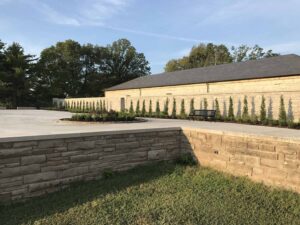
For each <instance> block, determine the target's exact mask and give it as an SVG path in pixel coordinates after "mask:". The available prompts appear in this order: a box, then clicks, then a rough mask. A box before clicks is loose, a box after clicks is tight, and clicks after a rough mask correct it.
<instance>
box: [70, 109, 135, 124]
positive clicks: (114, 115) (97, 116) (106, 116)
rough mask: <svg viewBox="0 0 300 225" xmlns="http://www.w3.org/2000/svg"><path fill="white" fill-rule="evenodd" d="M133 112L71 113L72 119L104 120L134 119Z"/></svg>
mask: <svg viewBox="0 0 300 225" xmlns="http://www.w3.org/2000/svg"><path fill="white" fill-rule="evenodd" d="M135 119H136V117H135V114H130V113H126V112H115V111H109V112H90V113H76V114H74V115H72V117H71V120H72V121H88V122H105V121H134V120H135Z"/></svg>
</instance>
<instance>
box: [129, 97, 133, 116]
mask: <svg viewBox="0 0 300 225" xmlns="http://www.w3.org/2000/svg"><path fill="white" fill-rule="evenodd" d="M129 113H130V114H134V110H133V102H132V100H131V101H130V108H129Z"/></svg>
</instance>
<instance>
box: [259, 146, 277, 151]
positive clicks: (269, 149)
mask: <svg viewBox="0 0 300 225" xmlns="http://www.w3.org/2000/svg"><path fill="white" fill-rule="evenodd" d="M259 150H261V151H268V152H275V146H274V145H273V144H259Z"/></svg>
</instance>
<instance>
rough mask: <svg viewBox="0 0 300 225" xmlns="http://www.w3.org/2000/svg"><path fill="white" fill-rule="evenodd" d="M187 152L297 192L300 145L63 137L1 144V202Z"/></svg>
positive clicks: (206, 135) (165, 131)
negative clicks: (108, 171) (109, 171)
mask: <svg viewBox="0 0 300 225" xmlns="http://www.w3.org/2000/svg"><path fill="white" fill-rule="evenodd" d="M186 152H191V153H192V154H193V155H194V156H195V158H196V159H197V160H198V161H199V163H200V165H203V166H208V167H212V168H214V169H218V170H221V171H224V172H228V173H230V174H233V175H237V176H248V177H249V178H250V179H252V180H254V181H259V182H264V183H265V184H268V185H274V186H279V187H283V188H287V189H291V190H294V191H297V192H299V193H300V140H299V139H298V141H297V140H289V139H278V138H271V137H264V136H249V135H243V134H236V133H224V132H217V131H211V130H199V129H190V128H182V129H180V128H160V129H148V130H131V131H117V132H116V131H114V132H112V131H111V132H101V133H91V134H88V133H87V134H65V135H54V136H46V137H43V136H41V137H34V138H27V139H26V138H25V139H24V138H21V139H20V138H15V140H13V139H9V140H1V141H0V202H9V201H13V200H24V199H27V198H30V197H33V196H39V195H43V194H46V193H49V192H53V191H56V190H59V189H61V188H64V187H67V186H68V185H69V184H70V183H72V182H74V181H85V180H92V179H98V178H101V177H102V175H103V173H104V172H105V171H107V170H117V171H121V170H126V169H129V168H132V167H134V166H137V165H141V164H147V163H151V162H156V161H159V160H172V159H175V158H177V157H178V156H180V155H181V154H182V153H186Z"/></svg>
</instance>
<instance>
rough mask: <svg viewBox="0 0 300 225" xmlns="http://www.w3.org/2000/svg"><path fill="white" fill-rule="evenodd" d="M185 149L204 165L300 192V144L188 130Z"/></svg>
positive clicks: (184, 144)
mask: <svg viewBox="0 0 300 225" xmlns="http://www.w3.org/2000/svg"><path fill="white" fill-rule="evenodd" d="M181 147H182V151H183V152H186V151H188V152H192V153H193V155H194V156H195V157H196V159H197V160H198V161H199V163H200V164H201V165H203V166H208V167H212V168H214V169H218V170H220V171H224V172H228V173H230V174H233V175H237V176H247V177H249V178H250V179H252V180H254V181H258V182H263V183H265V184H267V185H273V186H279V187H284V188H287V189H291V190H294V191H296V192H299V193H300V141H291V140H282V139H277V138H267V137H259V136H249V135H239V134H226V133H222V132H213V131H209V132H208V131H207V130H195V129H184V131H183V132H182V146H181Z"/></svg>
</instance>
